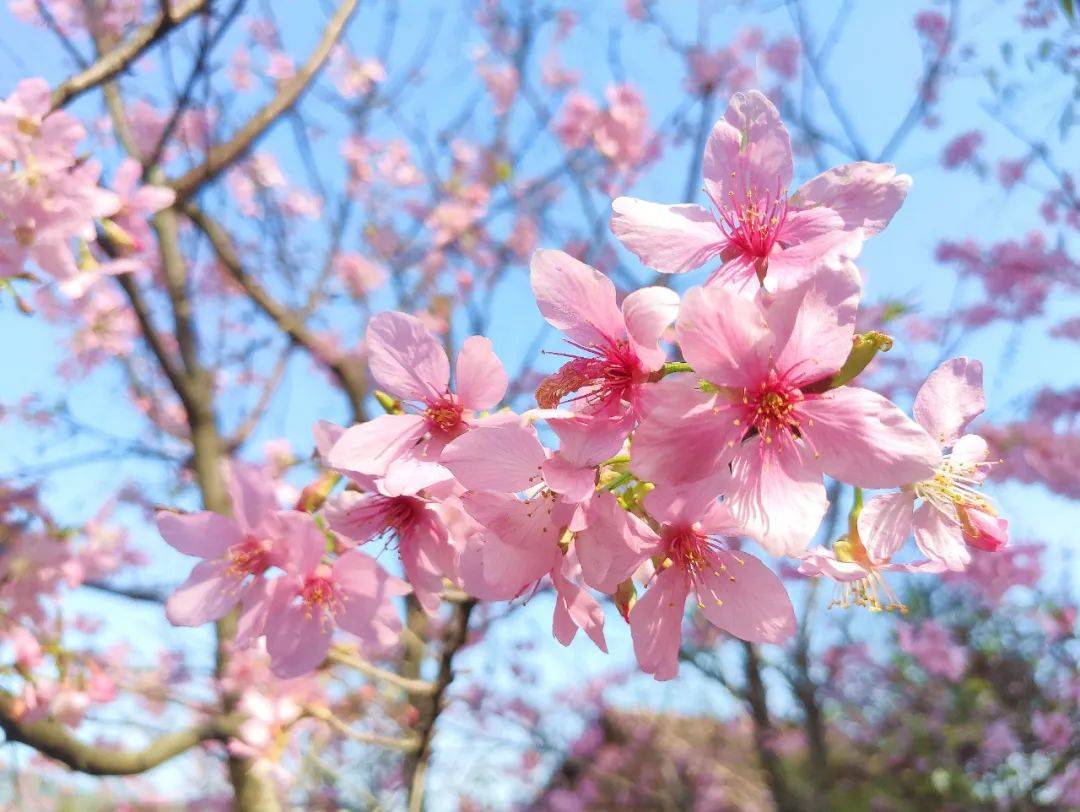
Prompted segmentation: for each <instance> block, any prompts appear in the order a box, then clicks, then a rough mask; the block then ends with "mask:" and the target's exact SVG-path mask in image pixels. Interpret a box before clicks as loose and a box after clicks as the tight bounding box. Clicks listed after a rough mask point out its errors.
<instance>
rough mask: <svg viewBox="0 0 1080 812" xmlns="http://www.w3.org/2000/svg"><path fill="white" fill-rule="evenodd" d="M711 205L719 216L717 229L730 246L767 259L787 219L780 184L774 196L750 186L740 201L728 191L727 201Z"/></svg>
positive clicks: (784, 193) (732, 191) (746, 253)
mask: <svg viewBox="0 0 1080 812" xmlns="http://www.w3.org/2000/svg"><path fill="white" fill-rule="evenodd" d="M713 202H714V203H715V204H716V208H717V210H718V213H719V216H718V217H717V219H716V222H717V225H719V226H720V230H721V231H723V232H724V236H725V237H727V238H728V240H729V241H730V242H731V243H732V245H734V246H735V247H736V248H737V249H738V250H739V252H740V253H742V254H745V255H748V256H751V257H754V258H756V259H758V260H765V259H768V257H769V254H771V253H772V249H773V246H774V245H775V244H776V239H777V237H778V236H779V234H780V229H781V228H782V227H783V225H784V220H785V219H787V209H788V199H787V194H786V192H785V191H784V190H782V189H780V185H779V182H777V189H776V192H775V193H769V192H759V191H758V190H757V189H756V188H755V187H753V186H750V187H749V188H747V189H746V191H745V192H744V193H743V194H742V195H741V197H740V196H739V195H737V194H736V193H735V191H734V190H731V191H729V192H728V199H727V200H726V201H720V200H714V201H713Z"/></svg>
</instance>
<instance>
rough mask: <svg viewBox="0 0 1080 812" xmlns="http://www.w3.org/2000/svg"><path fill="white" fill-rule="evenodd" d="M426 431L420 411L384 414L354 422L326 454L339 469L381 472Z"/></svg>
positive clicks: (333, 465)
mask: <svg viewBox="0 0 1080 812" xmlns="http://www.w3.org/2000/svg"><path fill="white" fill-rule="evenodd" d="M426 431H427V421H426V420H425V419H424V418H423V417H421V416H420V415H418V414H384V415H379V416H378V417H376V418H375V419H374V420H367V421H365V422H363V423H360V424H358V425H355V426H351V427H349V428H348V429H346V430H345V432H344V433H343V434H342V435H341V436H340V437H339V438H338V440H337V442H336V443H334V445H333V446H332V447H331V448H330V453H329V454H327V455H326V462H327V465H328V466H329V467H331V468H336V469H338V470H339V471H356V472H358V473H362V474H368V475H370V476H382V475H383V474H384V473H386V469H387V468H388V467H389V466H390V463H392V462H394V460H396V459H399V458H401V457H403V456H404V455H405V454H407V453H408V452H409V451H411V450H412V449H413V448H414V447H415V446H416V444H417V443H419V442H420V439H421V438H422V437H423V436H424V433H425V432H426Z"/></svg>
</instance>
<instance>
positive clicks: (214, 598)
mask: <svg viewBox="0 0 1080 812" xmlns="http://www.w3.org/2000/svg"><path fill="white" fill-rule="evenodd" d="M228 568H229V564H228V562H227V561H200V562H199V563H198V564H196V565H195V567H194V569H192V570H191V574H190V575H189V576H188V577H187V580H186V581H184V583H182V584H181V585H180V586H178V587H177V588H176V591H175V592H173V593H172V595H170V596H169V600H168V601H166V602H165V617H167V618H168V619H169V622H170V623H172V624H173V625H174V626H202V625H203V624H204V623H211V622H213V621H215V620H220V619H221V618H223V617H225V615H227V614H228V613H229V611H230V610H231V609H232V608H233V607H234V606H236V603H237V601H239V600H240V598H241V592H240V579H239V578H238V577H236V576H232V575H228V574H227V573H228Z"/></svg>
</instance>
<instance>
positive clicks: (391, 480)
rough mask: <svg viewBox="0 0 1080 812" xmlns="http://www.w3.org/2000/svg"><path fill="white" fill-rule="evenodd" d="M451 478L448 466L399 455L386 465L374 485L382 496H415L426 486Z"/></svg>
mask: <svg viewBox="0 0 1080 812" xmlns="http://www.w3.org/2000/svg"><path fill="white" fill-rule="evenodd" d="M453 478H454V476H453V474H451V473H450V469H449V468H446V467H444V466H442V465H440V464H438V463H436V462H429V461H427V460H420V459H416V458H414V457H401V458H399V459H396V460H394V461H393V462H392V463H391V464H390V465H389V466H387V468H386V473H385V474H384V475H383V477H382V479H380V480H378V482H377V483H376V487H377V488H378V490H379V493H381V494H383V495H384V496H415V495H416V494H418V493H420V491H422V490H424V489H426V488H430V487H432V486H434V485H437V484H438V483H440V482H447V481H449V480H451V479H453Z"/></svg>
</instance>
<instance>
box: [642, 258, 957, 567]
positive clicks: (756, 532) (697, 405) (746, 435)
mask: <svg viewBox="0 0 1080 812" xmlns="http://www.w3.org/2000/svg"><path fill="white" fill-rule="evenodd" d="M859 288H860V286H859V281H858V278H857V272H856V271H855V270H854V268H844V269H840V268H837V269H823V270H822V271H820V272H819V273H818V274H817V276H815V277H814V278H813V279H812V280H811V281H810V282H809V283H807V284H804V285H802V286H800V287H799V288H796V289H792V290H787V291H784V292H782V293H778V294H777V295H776V296H775V297H771V299H770V300H768V301H767V300H766V299H765V298H763V297H761V296H759V297H757V298H755V299H753V300H750V299H747V298H744V297H743V296H741V295H739V294H737V293H735V292H733V291H731V290H728V289H725V288H719V287H712V288H695V289H692V290H690V291H689V292H688V293H687V295H686V296H685V298H684V299H683V304H682V308H681V310H680V312H679V318H678V322H677V324H676V333H677V335H678V339H679V345H680V346H681V347H682V351H683V355H684V356H685V358H686V360H687V361H689V362H690V364H691V366H692V367H693V368H694V370H695V375H696V376H698V377H700V378H703V379H704V380H705V381H707V382H708V383H709V386H707V387H704V388H703V387H701V386H699V385H698V383H697V381H696V380H695V378H693V377H691V376H687V375H678V376H672V377H670V378H669V379H667V380H665V381H664V382H663V383H661V384H659V385H657V387H656V388H655V390H654V391H655V394H654V395H653V396H652V398H651V401H652V405H651V406H649V407H648V411H647V416H646V418H645V420H644V421H643V422H642V424H641V426H640V427H639V428H638V431H637V433H636V435H635V437H634V443H633V449H632V457H633V459H632V462H631V467H632V470H633V471H634V472H635V473H636V474H638V475H639V476H642V477H644V478H646V479H648V480H651V481H653V482H657V483H661V482H663V483H686V482H693V481H694V480H697V479H702V478H704V477H706V476H708V475H709V474H710V473H711V472H713V471H715V470H717V469H718V468H721V467H723V466H726V465H728V464H729V463H730V464H731V467H732V471H733V474H734V484H733V486H732V490H731V492H730V493H729V499H728V505H729V507H730V509H731V511H732V513H733V514H734V515H735V517H736V519H737V520H738V522H739V524H740V526H741V527H742V528H743V529H744V531H745V532H746V533H747V534H749V535H750V536H752V537H754V538H755V539H757V540H758V541H759V542H760V543H761V544H762V546H764V547H765V549H766V550H768V551H769V552H770V553H772V554H774V555H783V554H787V555H796V554H798V553H799V552H801V551H802V550H804V549H805V547H806V545H807V543H808V542H809V541H810V539H811V538H812V536H813V534H814V532H815V531H816V529H817V526H818V524H819V522H820V520H821V517H822V516H823V515H824V512H825V508H826V505H827V500H826V498H825V488H824V486H823V484H822V474H827V475H829V476H831V477H834V478H836V479H839V480H841V481H844V482H848V483H851V484H853V485H857V486H859V487H889V486H888V485H886V484H885V483H889V482H891V483H896V484H901V483H905V482H908V481H911V480H912V479H921V478H923V477H926V476H928V475H930V474H931V473H932V472H933V469H934V467H935V466H936V465H937V464H938V463H940V461H941V454H940V452H939V450H938V448H937V444H936V443H935V442H934V441H933V439H931V438H930V436H929V435H927V433H926V432H925V431H924V430H923V429H922V428H920V427H919V426H918V425H917V424H915V423H914V422H913V421H912V420H910V419H909V418H908V417H907V416H906V415H905V414H904V413H903V412H901V411H900V410H899V409H898V408H896V406H894V405H893V404H892V403H890V402H889V401H888V400H886V399H885V398H883V397H882V396H881V395H878V394H876V393H874V392H871V391H869V390H867V389H862V388H859V387H855V386H841V387H839V388H835V389H827V386H828V381H829V379H830V378H831V377H832V376H833V375H834V374H835V372H836V371H837V370H838V369H840V367H841V365H842V364H843V363H844V361H845V360H846V358H847V356H848V353H849V352H850V350H851V346H852V338H853V335H854V325H855V310H856V306H857V303H858V299H859V292H860V290H859Z"/></svg>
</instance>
